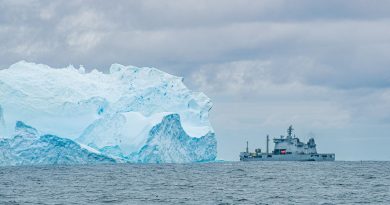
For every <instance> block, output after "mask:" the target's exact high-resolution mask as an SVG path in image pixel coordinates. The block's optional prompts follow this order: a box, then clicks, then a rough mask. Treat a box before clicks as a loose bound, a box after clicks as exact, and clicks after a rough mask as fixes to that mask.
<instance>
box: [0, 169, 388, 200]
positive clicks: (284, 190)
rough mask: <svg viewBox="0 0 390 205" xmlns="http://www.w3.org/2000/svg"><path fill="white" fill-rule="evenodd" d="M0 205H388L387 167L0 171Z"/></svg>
mask: <svg viewBox="0 0 390 205" xmlns="http://www.w3.org/2000/svg"><path fill="white" fill-rule="evenodd" d="M0 204H1V205H3V204H390V162H365V161H363V162H341V161H340V162H216V163H194V164H112V165H77V166H20V167H0Z"/></svg>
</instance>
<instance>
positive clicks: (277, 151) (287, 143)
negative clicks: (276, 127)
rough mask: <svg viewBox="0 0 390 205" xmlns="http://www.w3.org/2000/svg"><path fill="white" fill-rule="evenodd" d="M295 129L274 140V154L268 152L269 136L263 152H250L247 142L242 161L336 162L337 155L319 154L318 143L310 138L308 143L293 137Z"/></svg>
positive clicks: (242, 153) (288, 130)
mask: <svg viewBox="0 0 390 205" xmlns="http://www.w3.org/2000/svg"><path fill="white" fill-rule="evenodd" d="M293 130H294V129H293V127H292V126H290V127H289V128H288V129H287V136H286V137H284V136H283V135H282V136H280V137H279V138H274V143H275V148H274V150H273V151H272V153H269V152H268V144H269V136H268V135H267V150H266V152H265V153H264V152H261V149H255V152H249V148H248V142H246V151H245V152H241V153H240V161H334V160H335V154H334V153H330V154H329V153H328V154H320V153H317V149H316V143H315V142H314V139H313V138H310V139H309V141H308V142H307V143H303V142H301V141H299V138H297V137H296V136H295V135H294V136H293V135H292V134H293Z"/></svg>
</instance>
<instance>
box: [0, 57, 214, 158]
mask: <svg viewBox="0 0 390 205" xmlns="http://www.w3.org/2000/svg"><path fill="white" fill-rule="evenodd" d="M211 106H212V103H211V101H210V99H209V98H208V97H207V96H206V95H204V94H203V93H200V92H193V91H190V90H189V89H188V88H187V87H186V86H185V85H184V84H183V79H182V78H180V77H176V76H173V75H170V74H167V73H164V72H162V71H160V70H158V69H155V68H137V67H134V66H123V65H119V64H113V65H112V66H111V68H110V72H109V74H105V73H102V72H100V71H97V70H93V71H91V72H89V73H86V72H85V70H84V68H83V67H81V68H79V69H75V68H74V67H73V66H69V67H67V68H51V67H49V66H47V65H41V64H34V63H28V62H25V61H21V62H18V63H16V64H13V65H12V66H10V68H8V69H4V70H0V138H5V139H3V144H4V140H8V141H7V142H8V143H9V142H10V141H9V140H12V139H13V138H15V136H20V135H18V134H17V133H15V124H17V122H20V123H23V124H24V123H25V124H27V125H29V127H30V126H31V127H32V128H34V129H36V130H38V131H39V133H41V136H56V137H57V136H58V137H59V138H61V139H69V140H70V141H72V142H74V143H77V144H78V145H80V147H82V148H83V149H85V150H94V151H97V152H98V154H99V155H104V156H106V157H107V158H110V159H114V160H115V161H117V162H146V163H147V162H156V163H162V162H194V161H211V160H214V159H215V158H216V140H215V136H214V131H213V129H212V127H211V125H210V122H209V119H208V113H209V110H210V109H211ZM16 127H18V126H16ZM7 138H8V139H7ZM23 139H25V138H23ZM26 139H27V138H26ZM34 139H39V137H36V138H34ZM34 139H29V140H30V141H31V140H34ZM4 149H5V148H4V146H3V148H1V142H0V150H4ZM9 149H12V148H9ZM3 152H4V151H3ZM66 153H67V152H64V154H66ZM0 154H1V153H0ZM40 157H42V158H45V156H40ZM10 164H15V163H10ZM16 164H18V163H16Z"/></svg>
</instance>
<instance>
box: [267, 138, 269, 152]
mask: <svg viewBox="0 0 390 205" xmlns="http://www.w3.org/2000/svg"><path fill="white" fill-rule="evenodd" d="M268 144H269V135H267V155H268V153H269V152H268Z"/></svg>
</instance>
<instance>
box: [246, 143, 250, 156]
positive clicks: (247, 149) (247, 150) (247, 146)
mask: <svg viewBox="0 0 390 205" xmlns="http://www.w3.org/2000/svg"><path fill="white" fill-rule="evenodd" d="M246 153H249V144H248V141H246Z"/></svg>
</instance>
